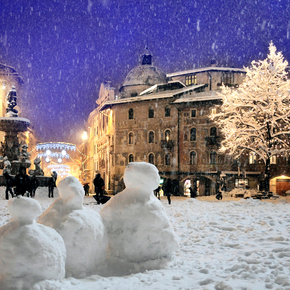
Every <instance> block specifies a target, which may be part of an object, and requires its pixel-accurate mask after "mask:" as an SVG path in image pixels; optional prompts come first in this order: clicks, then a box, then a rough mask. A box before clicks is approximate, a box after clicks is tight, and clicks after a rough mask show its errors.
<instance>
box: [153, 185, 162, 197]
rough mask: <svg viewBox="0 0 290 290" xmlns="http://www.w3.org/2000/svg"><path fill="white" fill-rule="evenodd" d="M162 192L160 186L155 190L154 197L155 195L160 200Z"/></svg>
mask: <svg viewBox="0 0 290 290" xmlns="http://www.w3.org/2000/svg"><path fill="white" fill-rule="evenodd" d="M160 190H161V187H160V185H159V186H158V187H157V188H156V189H154V195H155V196H156V197H157V198H158V199H160Z"/></svg>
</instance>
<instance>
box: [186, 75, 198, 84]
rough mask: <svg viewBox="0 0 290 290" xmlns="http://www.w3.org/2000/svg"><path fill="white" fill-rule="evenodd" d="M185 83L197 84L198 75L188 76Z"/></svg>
mask: <svg viewBox="0 0 290 290" xmlns="http://www.w3.org/2000/svg"><path fill="white" fill-rule="evenodd" d="M185 85H186V86H191V85H196V75H190V76H186V77H185Z"/></svg>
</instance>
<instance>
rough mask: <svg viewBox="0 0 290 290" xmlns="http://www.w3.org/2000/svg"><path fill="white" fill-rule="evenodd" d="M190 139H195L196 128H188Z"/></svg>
mask: <svg viewBox="0 0 290 290" xmlns="http://www.w3.org/2000/svg"><path fill="white" fill-rule="evenodd" d="M190 141H196V129H195V128H191V129H190Z"/></svg>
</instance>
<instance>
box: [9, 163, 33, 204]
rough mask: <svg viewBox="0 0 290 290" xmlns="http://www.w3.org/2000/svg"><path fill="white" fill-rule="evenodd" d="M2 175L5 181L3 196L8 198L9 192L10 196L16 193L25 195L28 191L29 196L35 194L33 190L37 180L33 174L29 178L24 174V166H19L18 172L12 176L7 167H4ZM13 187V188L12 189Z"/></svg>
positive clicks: (16, 194)
mask: <svg viewBox="0 0 290 290" xmlns="http://www.w3.org/2000/svg"><path fill="white" fill-rule="evenodd" d="M3 176H4V178H5V181H6V190H5V198H6V199H7V200H8V199H9V194H10V195H11V197H14V196H18V195H22V196H23V195H25V194H26V193H28V195H29V196H30V197H34V196H35V191H36V189H37V187H38V180H37V179H36V177H35V176H34V175H33V176H32V177H31V178H30V177H29V176H28V175H27V174H26V168H25V167H23V166H20V168H19V172H18V174H16V175H15V177H14V178H13V176H12V175H10V172H9V169H7V168H5V169H4V170H3ZM13 189H14V190H13Z"/></svg>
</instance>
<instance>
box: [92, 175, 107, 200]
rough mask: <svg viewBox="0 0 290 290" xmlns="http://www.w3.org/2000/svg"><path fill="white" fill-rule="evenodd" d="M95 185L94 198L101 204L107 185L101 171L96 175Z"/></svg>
mask: <svg viewBox="0 0 290 290" xmlns="http://www.w3.org/2000/svg"><path fill="white" fill-rule="evenodd" d="M94 186H95V195H94V198H95V200H96V201H97V204H100V203H101V200H102V198H103V189H104V186H105V182H104V179H103V178H102V177H101V174H100V173H97V174H96V177H95V179H94Z"/></svg>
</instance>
